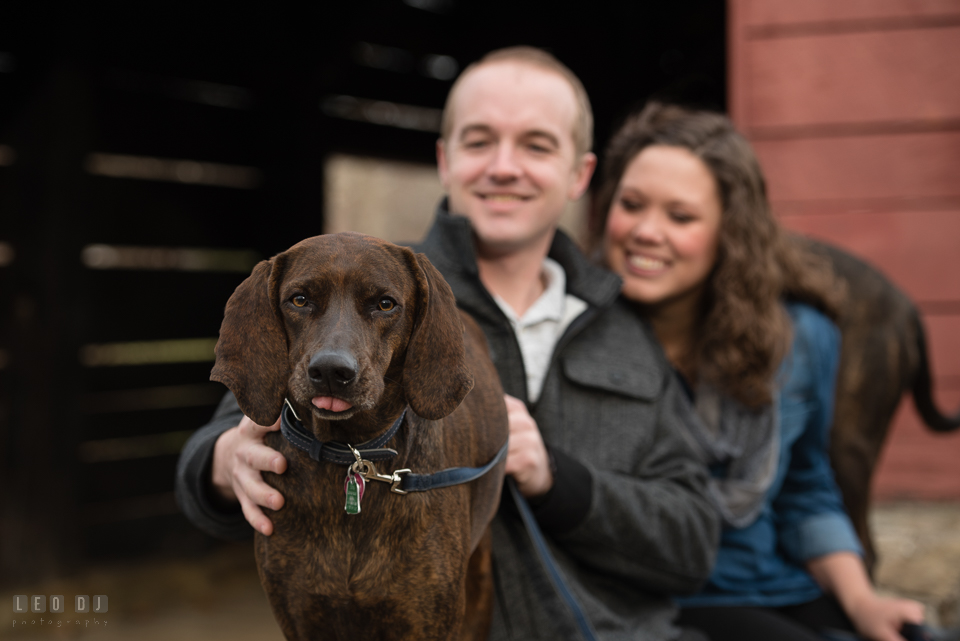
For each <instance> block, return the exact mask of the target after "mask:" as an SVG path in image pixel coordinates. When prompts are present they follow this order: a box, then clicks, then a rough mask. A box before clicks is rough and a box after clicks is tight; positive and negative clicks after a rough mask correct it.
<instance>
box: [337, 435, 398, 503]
mask: <svg viewBox="0 0 960 641" xmlns="http://www.w3.org/2000/svg"><path fill="white" fill-rule="evenodd" d="M347 447H349V448H350V451H351V452H353V456H354V458H356V459H357V460H356V462H355V463H353V465H351V466H350V470H351V471H352V472H353V473H354V474H359V475H360V476H362V477H363V480H364V481H380V482H381V483H390V491H391V492H393V493H395V494H406V493H407V492H406V491H404V490H403V489H401V488H400V484H401V483H402V482H403V477H402V476H400V475H401V474H409V473H410V470H408V469H403V470H395V471H394V472H393V474H381V473H380V471H379V470H378V469H377V466H376V465H375V464H374V463H373V461H368V460H366V459H364V458H363V457H361V456H360V452H358V451H357V450H356V449H354V447H353V446H352V445H350V444H349V443H348V444H347Z"/></svg>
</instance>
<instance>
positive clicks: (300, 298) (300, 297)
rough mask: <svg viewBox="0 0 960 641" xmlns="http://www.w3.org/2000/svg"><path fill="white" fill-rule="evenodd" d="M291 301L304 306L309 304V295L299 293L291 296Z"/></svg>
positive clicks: (298, 305)
mask: <svg viewBox="0 0 960 641" xmlns="http://www.w3.org/2000/svg"><path fill="white" fill-rule="evenodd" d="M290 301H291V302H292V303H293V304H294V305H296V306H297V307H303V306H305V305H306V304H307V297H306V296H304V295H302V294H298V295H296V296H294V297H293V298H291V299H290Z"/></svg>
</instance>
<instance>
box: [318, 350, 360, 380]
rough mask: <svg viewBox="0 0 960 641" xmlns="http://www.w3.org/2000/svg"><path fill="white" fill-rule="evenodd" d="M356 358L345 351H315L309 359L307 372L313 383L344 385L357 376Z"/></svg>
mask: <svg viewBox="0 0 960 641" xmlns="http://www.w3.org/2000/svg"><path fill="white" fill-rule="evenodd" d="M357 369H358V367H357V359H355V358H354V357H353V356H352V355H350V354H348V353H346V352H338V351H324V352H317V353H316V354H314V355H313V358H311V359H310V365H308V366H307V374H309V376H310V380H311V381H313V382H314V383H326V384H327V385H330V386H331V388H333V387H334V386H340V387H346V386H347V385H349V384H351V383H352V382H353V381H355V380H356V378H357Z"/></svg>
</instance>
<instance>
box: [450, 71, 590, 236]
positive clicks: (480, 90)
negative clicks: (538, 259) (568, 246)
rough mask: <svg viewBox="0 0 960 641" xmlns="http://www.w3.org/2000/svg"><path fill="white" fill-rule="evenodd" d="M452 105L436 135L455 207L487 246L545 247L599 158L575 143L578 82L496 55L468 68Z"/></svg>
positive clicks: (579, 194) (588, 178)
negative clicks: (444, 128) (446, 127)
mask: <svg viewBox="0 0 960 641" xmlns="http://www.w3.org/2000/svg"><path fill="white" fill-rule="evenodd" d="M451 106H452V108H453V122H452V127H451V130H450V135H449V138H448V139H446V140H441V141H439V142H438V143H437V163H438V166H439V170H440V180H441V182H442V183H443V186H444V189H445V190H446V192H447V195H448V196H449V205H450V211H451V213H454V214H460V215H463V216H466V217H467V218H468V219H470V223H471V225H472V227H473V229H474V232H475V233H476V235H477V239H478V242H479V249H480V251H481V252H482V253H485V254H487V255H489V254H491V253H493V254H503V253H513V252H516V251H523V250H525V249H533V248H536V249H538V250H541V249H542V250H544V251H545V248H546V247H548V246H549V243H550V240H551V239H552V238H553V232H554V230H555V229H556V226H557V222H558V221H559V219H560V214H561V212H562V211H563V207H564V205H565V204H566V203H567V201H568V200H575V199H577V198H579V197H580V196H581V195H582V194H583V192H584V190H585V189H586V187H587V184H588V182H589V180H590V175H591V174H592V172H593V168H594V166H595V164H596V158H595V157H594V155H593V154H591V153H587V154H584V155H583V156H580V157H578V156H577V153H576V149H575V147H574V142H573V127H574V121H575V119H576V115H577V103H576V98H575V96H574V93H573V89H572V88H571V87H570V85H569V84H568V83H567V81H566V80H565V79H564V78H563V77H562V76H560V75H559V74H556V73H553V72H550V71H547V70H543V69H539V68H537V67H534V66H531V65H528V64H524V63H518V62H510V61H505V62H495V63H489V64H486V65H483V66H481V67H479V68H478V69H476V70H474V71H472V72H470V75H468V76H467V77H466V78H464V79H463V81H462V82H461V84H460V85H459V86H458V88H457V93H456V95H455V96H454V98H453V102H452V104H451Z"/></svg>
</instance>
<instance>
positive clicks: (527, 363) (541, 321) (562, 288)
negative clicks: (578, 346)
mask: <svg viewBox="0 0 960 641" xmlns="http://www.w3.org/2000/svg"><path fill="white" fill-rule="evenodd" d="M542 274H543V278H544V279H545V280H546V282H547V288H546V289H545V290H544V292H543V293H542V294H541V295H540V298H538V299H537V300H536V301H535V302H534V303H533V305H531V306H530V308H529V309H528V310H527V311H526V313H524V315H523V317H520V318H518V317H517V313H516V312H515V311H513V308H511V307H510V306H509V305H508V304H507V303H506V302H505V301H504V300H503V299H502V298H500V297H499V296H497V295H496V294H494V295H493V300H495V301H496V303H497V305H499V306H500V309H501V310H502V311H503V313H504V315H505V316H506V317H507V320H509V321H510V325H511V326H512V327H513V333H514V335H515V336H516V337H517V343H519V345H520V353H521V355H522V356H523V368H524V370H525V371H526V373H527V396H528V397H529V399H530V402H531V403H534V402H536V400H537V399H538V398H540V391H541V390H542V389H543V381H544V379H545V378H546V375H547V368H548V367H549V366H550V358H551V357H552V356H553V348H554V347H555V346H556V344H557V341H558V340H560V336H562V335H563V332H564V331H565V330H566V329H567V327H568V326H569V325H570V323H572V322H573V320H574V319H575V318H576V317H577V316H579V315H580V314H582V313H583V312H584V311H585V310H586V309H587V304H586V303H585V302H584V301H582V300H580V299H579V298H577V297H576V296H574V295H573V294H568V293H567V292H566V289H567V275H566V274H565V273H564V271H563V267H561V266H560V263H558V262H557V261H555V260H553V259H552V258H544V259H543V271H542Z"/></svg>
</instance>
